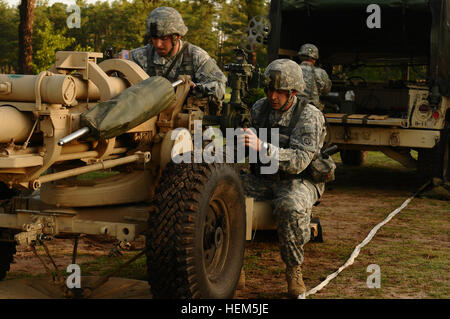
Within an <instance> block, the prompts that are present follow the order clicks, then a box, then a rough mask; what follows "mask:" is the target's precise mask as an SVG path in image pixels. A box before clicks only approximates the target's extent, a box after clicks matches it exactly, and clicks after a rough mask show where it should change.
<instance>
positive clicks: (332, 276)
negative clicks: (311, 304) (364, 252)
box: [297, 187, 423, 299]
mask: <svg viewBox="0 0 450 319" xmlns="http://www.w3.org/2000/svg"><path fill="white" fill-rule="evenodd" d="M422 188H423V187H422ZM422 188H421V189H422ZM419 192H420V191H419ZM419 192H417V193H416V194H414V195H413V196H411V197H410V198H408V199H407V200H405V201H404V202H403V204H402V205H401V206H400V207H398V208H397V209H396V210H394V211H393V212H392V213H390V214H389V215H388V216H387V217H386V219H385V220H383V221H382V222H381V223H379V224H378V225H376V226H375V227H374V228H373V229H372V230H371V231H370V233H369V234H368V235H367V237H366V238H365V239H364V240H363V241H362V242H361V243H360V244H359V245H358V246H356V248H355V250H354V251H353V253H352V254H351V255H350V258H349V259H348V260H347V261H346V262H345V264H344V265H342V266H341V267H340V268H339V269H338V270H337V271H335V272H334V273H332V274H331V275H328V277H327V278H326V279H325V280H324V281H322V282H321V283H320V284H319V285H317V286H316V287H314V288H313V289H311V290H309V291H307V292H306V293H303V294H300V295H298V297H297V298H298V299H305V298H306V297H308V296H309V295H313V294H315V293H316V292H318V291H319V290H321V289H322V288H323V287H325V286H326V285H328V283H329V282H330V281H331V280H332V279H334V278H336V277H337V275H338V274H339V273H340V272H341V271H343V270H344V269H345V268H347V267H348V266H350V265H352V264H353V262H354V261H355V259H356V257H358V255H359V252H360V250H361V248H363V247H364V246H365V245H367V244H368V243H369V242H370V240H371V239H372V238H373V236H375V234H376V232H377V231H378V229H380V228H381V227H382V226H383V225H384V224H386V223H388V222H389V221H390V220H391V219H392V218H393V217H394V216H395V215H397V214H398V213H400V212H401V211H402V210H403V208H405V207H406V206H408V204H409V202H411V200H412V199H413V198H414V197H415V196H416V195H417V194H418V193H419Z"/></svg>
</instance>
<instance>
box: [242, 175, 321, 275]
mask: <svg viewBox="0 0 450 319" xmlns="http://www.w3.org/2000/svg"><path fill="white" fill-rule="evenodd" d="M241 178H242V183H243V185H244V189H245V192H246V196H248V197H253V198H254V199H255V200H256V201H264V200H271V202H272V209H273V214H274V217H275V220H276V222H277V232H278V240H279V243H280V253H281V258H282V259H283V261H284V262H285V264H286V265H287V266H291V267H292V266H297V265H300V264H302V263H303V245H304V244H306V243H307V242H308V241H309V239H310V235H311V234H310V226H309V223H310V219H311V210H312V207H313V205H314V203H315V202H316V201H317V199H318V195H317V191H316V189H315V187H314V185H312V184H311V183H309V182H308V181H302V179H289V180H282V181H279V182H276V183H274V182H273V181H271V180H270V179H267V178H263V177H260V176H255V175H252V174H244V175H241Z"/></svg>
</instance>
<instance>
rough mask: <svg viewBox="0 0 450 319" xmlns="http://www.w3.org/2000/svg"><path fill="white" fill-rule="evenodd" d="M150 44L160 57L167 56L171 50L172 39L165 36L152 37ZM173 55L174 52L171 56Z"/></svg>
mask: <svg viewBox="0 0 450 319" xmlns="http://www.w3.org/2000/svg"><path fill="white" fill-rule="evenodd" d="M179 37H180V36H178V35H177V36H176V39H179ZM176 43H178V42H176ZM152 44H153V47H154V48H155V49H156V52H158V54H159V55H160V56H167V55H168V54H169V52H170V51H171V50H172V48H173V44H172V37H171V36H169V35H166V36H164V37H152ZM175 53H176V50H174V51H173V52H172V55H174V54H175Z"/></svg>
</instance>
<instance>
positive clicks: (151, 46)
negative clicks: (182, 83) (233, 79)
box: [130, 7, 227, 102]
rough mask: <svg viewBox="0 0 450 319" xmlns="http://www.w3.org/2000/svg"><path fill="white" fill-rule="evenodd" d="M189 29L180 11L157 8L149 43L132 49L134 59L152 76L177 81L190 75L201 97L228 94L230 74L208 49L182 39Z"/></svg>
mask: <svg viewBox="0 0 450 319" xmlns="http://www.w3.org/2000/svg"><path fill="white" fill-rule="evenodd" d="M187 31H188V28H187V27H186V25H185V24H184V21H183V18H182V17H181V15H180V13H179V12H178V11H177V10H175V9H174V8H171V7H159V8H156V9H154V10H153V11H152V12H151V13H150V14H149V16H148V18H147V20H146V39H149V40H150V41H149V43H148V44H147V45H145V46H143V47H140V48H137V49H134V50H132V51H131V52H130V60H131V61H133V62H135V63H137V64H138V65H139V66H140V67H141V68H142V69H144V70H145V71H146V72H147V73H148V74H149V75H150V76H154V75H159V76H164V77H166V78H167V79H168V80H170V81H172V82H173V81H175V80H176V79H177V78H178V76H179V75H190V76H191V79H192V81H193V82H192V83H191V87H193V88H194V92H195V93H196V95H197V96H202V97H206V96H210V97H212V99H213V100H214V101H216V102H220V101H222V100H223V98H224V96H225V85H226V81H227V79H226V77H225V75H224V74H223V73H222V71H221V70H220V69H219V67H218V66H217V64H216V62H215V61H214V59H212V58H211V57H210V56H209V55H208V53H206V51H205V50H203V49H201V48H199V47H198V46H195V45H193V44H190V43H188V42H186V41H182V40H181V37H182V36H184V35H185V34H186V33H187Z"/></svg>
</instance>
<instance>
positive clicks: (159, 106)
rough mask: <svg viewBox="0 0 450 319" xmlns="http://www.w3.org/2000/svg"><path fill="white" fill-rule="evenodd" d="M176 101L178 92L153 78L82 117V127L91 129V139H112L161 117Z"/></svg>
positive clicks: (166, 82)
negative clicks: (153, 118)
mask: <svg viewBox="0 0 450 319" xmlns="http://www.w3.org/2000/svg"><path fill="white" fill-rule="evenodd" d="M174 97H175V91H174V89H173V87H172V84H171V83H170V82H169V81H168V80H167V79H165V78H163V77H160V76H154V77H150V78H148V79H146V80H144V81H142V82H140V83H138V84H136V85H134V86H132V87H129V88H128V89H126V90H125V91H123V92H122V93H120V94H119V95H117V96H116V97H114V98H113V99H111V100H109V101H105V102H101V103H99V104H97V105H96V106H94V107H93V108H92V109H90V110H89V111H86V112H85V113H83V114H81V118H80V127H84V126H87V127H89V129H90V135H91V136H94V137H95V138H96V139H99V138H102V139H108V138H112V137H115V136H118V135H120V134H123V133H125V132H126V131H128V130H130V129H132V128H134V127H136V126H138V125H139V124H142V123H144V122H145V121H147V120H148V119H150V118H151V117H153V116H155V115H158V114H159V113H161V112H162V111H164V110H165V109H166V108H167V107H169V106H170V104H171V103H172V101H173V99H174Z"/></svg>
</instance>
